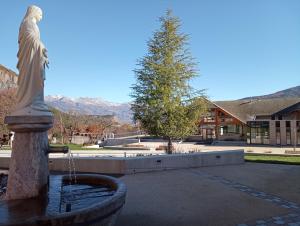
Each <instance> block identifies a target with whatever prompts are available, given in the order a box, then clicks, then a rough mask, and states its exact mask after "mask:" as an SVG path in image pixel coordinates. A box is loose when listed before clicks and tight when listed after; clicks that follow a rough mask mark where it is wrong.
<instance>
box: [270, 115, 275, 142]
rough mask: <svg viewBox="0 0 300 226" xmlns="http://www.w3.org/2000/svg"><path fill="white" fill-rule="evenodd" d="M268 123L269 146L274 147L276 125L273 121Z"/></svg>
mask: <svg viewBox="0 0 300 226" xmlns="http://www.w3.org/2000/svg"><path fill="white" fill-rule="evenodd" d="M269 122H270V128H269V130H270V144H271V145H276V125H275V121H274V120H271V121H269Z"/></svg>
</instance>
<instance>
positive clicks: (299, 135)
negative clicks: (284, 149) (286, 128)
mask: <svg viewBox="0 0 300 226" xmlns="http://www.w3.org/2000/svg"><path fill="white" fill-rule="evenodd" d="M296 127H297V144H298V145H300V121H297V123H296Z"/></svg>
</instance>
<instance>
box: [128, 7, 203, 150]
mask: <svg viewBox="0 0 300 226" xmlns="http://www.w3.org/2000/svg"><path fill="white" fill-rule="evenodd" d="M160 22H161V27H160V30H158V31H156V32H155V33H154V36H153V38H152V39H150V41H149V42H148V54H147V55H146V56H144V57H143V58H142V59H140V60H139V62H138V66H139V68H138V69H136V70H135V71H134V72H135V75H136V79H137V82H136V84H134V85H133V86H132V90H133V92H132V94H131V97H133V98H134V102H133V103H132V106H131V109H132V111H133V113H134V120H135V121H138V122H139V123H140V124H141V126H142V128H143V129H144V130H146V131H147V132H148V133H149V134H151V135H156V136H163V137H165V138H167V139H168V141H169V142H168V150H167V152H168V153H171V152H172V139H174V138H176V139H178V138H180V139H182V138H184V137H186V136H188V135H191V134H192V133H193V132H194V131H195V129H196V127H197V122H198V120H199V118H200V114H201V113H202V112H203V111H204V110H205V101H204V98H203V95H202V90H201V91H195V90H194V89H193V88H192V87H191V86H190V84H189V82H190V79H192V78H194V77H196V76H197V71H196V69H195V66H196V64H195V63H194V59H193V57H192V56H191V54H190V52H189V50H188V49H187V48H186V44H187V40H188V36H187V35H185V34H182V33H180V32H179V29H180V21H179V19H178V18H177V17H174V16H173V15H172V13H171V11H169V10H168V11H167V13H166V15H165V16H163V17H161V18H160Z"/></svg>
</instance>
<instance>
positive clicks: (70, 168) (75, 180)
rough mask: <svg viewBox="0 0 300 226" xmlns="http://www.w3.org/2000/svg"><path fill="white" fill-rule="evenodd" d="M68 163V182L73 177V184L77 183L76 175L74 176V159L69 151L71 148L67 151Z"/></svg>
mask: <svg viewBox="0 0 300 226" xmlns="http://www.w3.org/2000/svg"><path fill="white" fill-rule="evenodd" d="M68 159H69V161H68V163H69V181H70V183H71V182H72V181H73V177H74V182H75V184H76V183H77V176H76V167H75V161H74V156H73V154H72V153H71V150H69V152H68Z"/></svg>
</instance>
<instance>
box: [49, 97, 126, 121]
mask: <svg viewBox="0 0 300 226" xmlns="http://www.w3.org/2000/svg"><path fill="white" fill-rule="evenodd" d="M45 101H46V103H47V104H48V105H49V106H51V107H54V108H56V109H59V110H61V111H63V112H77V113H79V114H85V115H102V116H104V115H106V116H107V115H114V116H115V117H116V118H117V119H118V121H120V122H126V123H131V122H132V119H131V118H132V112H131V110H130V104H129V103H113V102H108V101H105V100H103V99H101V98H89V97H79V98H69V97H65V96H57V95H56V96H46V97H45Z"/></svg>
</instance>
